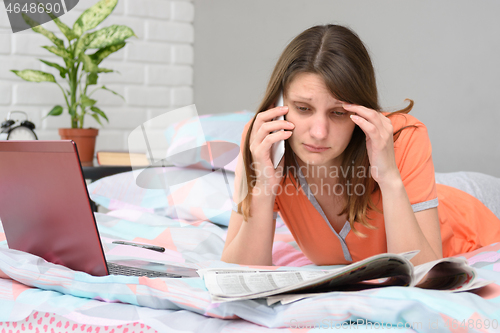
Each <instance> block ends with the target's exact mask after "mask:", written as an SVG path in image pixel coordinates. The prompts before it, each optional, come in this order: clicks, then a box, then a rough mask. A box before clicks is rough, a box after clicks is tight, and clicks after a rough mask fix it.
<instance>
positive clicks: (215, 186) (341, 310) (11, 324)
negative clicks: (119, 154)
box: [0, 112, 500, 333]
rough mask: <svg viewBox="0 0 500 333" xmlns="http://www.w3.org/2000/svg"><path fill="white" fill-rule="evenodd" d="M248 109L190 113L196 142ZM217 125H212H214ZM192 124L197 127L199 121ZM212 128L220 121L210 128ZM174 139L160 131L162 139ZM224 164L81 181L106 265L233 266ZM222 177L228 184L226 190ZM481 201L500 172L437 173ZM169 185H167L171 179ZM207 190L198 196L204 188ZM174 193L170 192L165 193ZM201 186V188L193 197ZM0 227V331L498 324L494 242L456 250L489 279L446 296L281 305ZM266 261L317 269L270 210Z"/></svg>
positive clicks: (228, 136) (492, 203) (236, 132)
mask: <svg viewBox="0 0 500 333" xmlns="http://www.w3.org/2000/svg"><path fill="white" fill-rule="evenodd" d="M251 116H252V114H251V113H250V112H238V113H233V114H227V115H216V116H202V117H200V121H201V123H202V124H201V125H202V127H203V130H204V135H205V136H206V137H207V140H211V141H215V140H221V141H228V142H233V143H235V144H239V140H240V136H241V130H242V128H243V125H244V124H245V123H246V122H247V121H248V119H250V117H251ZM221 124H222V125H223V126H221ZM198 125H199V124H198ZM190 126H194V125H193V123H192V122H190V121H185V122H183V123H182V124H181V125H176V127H175V135H179V133H182V132H183V131H184V132H185V133H192V132H191V131H190V129H191V130H192V128H191V127H190ZM220 128H224V131H221V130H220ZM168 133H170V137H173V136H174V135H172V132H169V130H167V134H166V136H167V137H169V134H168ZM232 171H234V163H232V164H231V163H229V164H228V165H227V172H226V174H217V173H210V174H211V175H212V178H210V177H207V176H206V175H207V173H206V172H204V171H202V170H189V171H188V170H182V167H179V166H173V167H169V168H164V169H162V171H161V172H164V173H170V175H171V176H175V175H177V174H179V172H182V173H183V174H186V173H189V176H188V177H187V178H186V179H188V178H189V179H191V181H190V182H189V184H187V183H185V184H181V185H179V184H177V185H175V186H170V188H169V189H168V191H165V190H164V189H147V188H138V187H137V186H135V178H134V175H133V173H132V172H129V173H123V174H118V175H114V176H110V177H106V178H103V179H101V180H99V181H97V182H94V183H92V184H90V185H89V193H90V195H91V198H92V199H93V200H94V201H95V202H97V203H98V204H99V205H101V206H103V207H105V208H107V209H108V210H109V211H108V212H107V213H96V221H97V224H98V229H99V232H100V234H101V238H102V242H103V247H104V250H105V252H106V257H107V259H108V260H109V261H125V262H127V261H129V262H131V261H133V262H134V263H136V264H140V265H144V266H145V267H147V265H148V263H147V261H154V262H157V263H170V264H175V265H179V266H184V267H190V268H207V267H230V266H237V265H232V264H227V263H223V262H221V261H220V255H221V252H222V249H223V246H224V239H225V234H226V232H227V223H228V221H229V216H230V211H231V200H230V193H231V191H233V190H234V173H232ZM225 179H227V180H228V182H229V184H230V188H229V189H228V187H227V186H226V185H227V183H226V182H225ZM436 181H437V182H441V183H444V184H448V185H452V186H455V187H457V188H460V189H461V190H464V191H466V192H468V193H470V194H472V195H474V196H476V197H477V198H478V199H480V200H482V201H483V202H484V203H485V205H487V206H488V207H489V208H490V209H491V210H492V211H493V212H494V213H495V214H496V215H497V216H500V197H498V195H499V193H500V190H497V191H496V192H495V189H500V179H498V178H495V177H491V176H486V175H482V174H478V173H473V172H459V173H448V174H436ZM176 186H177V187H176ZM207 193H208V195H207ZM174 194H175V195H174ZM202 194H203V195H202ZM1 231H2V230H0V241H1V242H0V298H1V300H0V332H2V333H3V332H6V333H7V332H24V331H27V332H113V333H118V332H123V333H125V332H144V333H146V332H231V331H234V332H261V331H262V332H273V331H285V332H296V331H307V332H309V331H325V330H336V329H353V330H356V331H372V330H373V329H377V330H380V331H394V330H395V329H398V330H399V331H401V332H431V331H432V332H436V331H437V332H476V331H477V332H498V331H500V323H499V321H500V243H496V244H491V245H489V246H486V247H484V248H481V249H479V250H477V251H475V252H472V253H467V254H464V255H463V257H465V258H466V259H467V260H468V261H469V263H470V264H471V265H472V266H474V267H475V268H476V269H477V271H478V273H479V276H480V278H481V279H485V280H492V281H494V282H493V283H492V284H490V285H489V286H487V287H484V288H482V289H480V290H477V291H475V292H465V293H447V292H441V291H431V290H421V289H415V288H404V287H389V288H380V289H371V290H364V291H360V292H332V293H328V294H325V295H319V296H317V297H314V298H310V299H305V300H301V301H297V302H294V303H291V304H287V305H282V304H280V303H277V304H273V305H271V306H268V305H267V303H266V301H265V300H262V299H257V300H246V301H238V302H230V303H211V300H210V296H209V294H208V292H207V290H206V288H205V285H204V282H203V280H202V279H201V278H186V279H164V278H156V279H150V278H146V277H125V276H106V277H93V276H90V275H88V274H85V273H81V272H75V271H72V270H70V269H68V268H65V267H63V266H59V265H55V264H52V263H48V262H46V261H44V260H43V259H41V258H38V257H36V256H33V255H30V254H27V253H23V252H19V251H15V250H10V249H8V248H7V244H6V241H5V237H4V235H3V233H2V232H1ZM116 239H125V240H132V241H136V242H144V243H151V244H155V245H161V246H163V247H165V248H166V251H165V252H164V253H156V252H153V251H149V250H146V249H141V248H135V247H130V246H121V245H116V244H113V243H112V241H113V240H116ZM273 262H274V264H275V265H277V266H307V267H310V268H312V269H315V268H316V267H315V266H314V265H313V264H312V263H311V262H310V261H309V260H308V259H307V258H306V257H305V256H304V255H303V254H302V253H301V251H300V249H299V247H298V246H297V244H296V243H295V241H294V240H293V237H292V236H291V234H290V232H289V230H288V229H287V228H286V226H285V224H284V223H283V221H282V220H281V218H280V217H279V216H278V220H277V225H276V235H275V243H274V247H273Z"/></svg>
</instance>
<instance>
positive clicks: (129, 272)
mask: <svg viewBox="0 0 500 333" xmlns="http://www.w3.org/2000/svg"><path fill="white" fill-rule="evenodd" d="M108 271H109V274H111V275H126V276H146V277H150V278H154V277H168V278H181V277H182V275H178V274H173V273H165V272H157V271H151V270H149V269H142V268H135V267H130V266H123V265H119V264H114V263H110V262H108Z"/></svg>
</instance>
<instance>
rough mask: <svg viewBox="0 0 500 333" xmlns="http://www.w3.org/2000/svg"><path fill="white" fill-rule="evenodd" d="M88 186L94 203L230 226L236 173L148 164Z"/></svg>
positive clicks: (106, 206)
mask: <svg viewBox="0 0 500 333" xmlns="http://www.w3.org/2000/svg"><path fill="white" fill-rule="evenodd" d="M134 173H135V175H134ZM137 175H139V176H138V177H137V182H136V176H137ZM226 179H227V183H226ZM138 184H139V185H138ZM88 190H89V194H90V197H91V199H92V200H93V201H94V202H95V203H97V204H98V205H101V206H103V207H105V208H107V209H109V210H117V209H133V210H139V211H142V212H148V213H153V214H157V215H161V216H167V217H170V218H175V219H182V220H188V221H195V220H208V221H211V222H213V223H217V224H220V225H224V226H227V225H228V224H229V218H230V216H231V210H232V204H233V199H232V194H233V193H234V173H233V172H225V176H224V174H223V172H222V170H220V169H219V170H215V171H212V170H200V169H189V168H179V167H167V168H147V169H142V170H135V171H131V172H124V173H119V174H116V175H113V176H109V177H104V178H101V179H99V180H97V181H95V182H93V183H91V184H90V185H88Z"/></svg>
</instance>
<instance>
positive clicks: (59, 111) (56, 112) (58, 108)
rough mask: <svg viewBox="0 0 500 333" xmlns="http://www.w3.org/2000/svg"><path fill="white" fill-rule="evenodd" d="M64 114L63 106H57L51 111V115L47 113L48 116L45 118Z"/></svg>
mask: <svg viewBox="0 0 500 333" xmlns="http://www.w3.org/2000/svg"><path fill="white" fill-rule="evenodd" d="M62 113H63V108H62V106H60V105H56V106H54V107H53V108H52V110H50V111H49V113H47V115H46V116H45V117H48V116H60V115H61V114H62Z"/></svg>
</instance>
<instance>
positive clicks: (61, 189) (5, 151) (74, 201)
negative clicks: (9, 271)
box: [0, 140, 108, 276]
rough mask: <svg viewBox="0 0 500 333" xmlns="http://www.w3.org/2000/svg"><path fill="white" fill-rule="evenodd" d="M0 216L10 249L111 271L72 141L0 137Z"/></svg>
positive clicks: (98, 273)
mask: <svg viewBox="0 0 500 333" xmlns="http://www.w3.org/2000/svg"><path fill="white" fill-rule="evenodd" d="M0 220H1V222H2V224H3V228H4V231H5V236H6V238H7V243H8V245H9V248H11V249H16V250H20V251H25V252H29V253H32V254H34V255H37V256H40V257H42V258H44V259H45V260H47V261H50V262H53V263H56V264H60V265H64V266H66V267H69V268H71V269H73V270H77V271H83V272H87V273H89V274H91V275H96V276H103V275H107V274H108V271H107V266H106V261H105V257H104V254H103V251H102V245H101V240H100V238H99V233H98V231H97V226H96V222H95V218H94V213H93V212H92V208H91V205H90V199H89V195H88V192H87V186H86V184H85V180H84V178H83V174H82V169H81V166H80V161H79V159H78V154H77V150H76V145H75V143H74V142H73V141H68V140H60V141H0Z"/></svg>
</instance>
